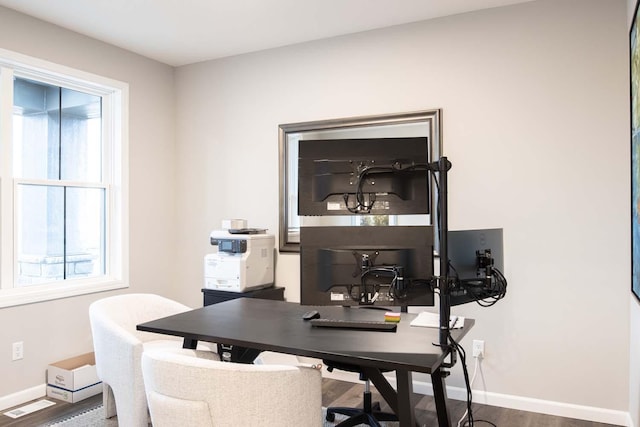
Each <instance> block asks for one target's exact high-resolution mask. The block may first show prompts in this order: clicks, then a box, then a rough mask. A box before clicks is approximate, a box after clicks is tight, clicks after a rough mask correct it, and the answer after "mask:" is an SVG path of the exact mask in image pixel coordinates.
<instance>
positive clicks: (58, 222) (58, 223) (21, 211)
mask: <svg viewBox="0 0 640 427" xmlns="http://www.w3.org/2000/svg"><path fill="white" fill-rule="evenodd" d="M16 195H17V200H16V201H17V208H18V210H17V215H16V219H17V224H16V225H17V227H16V230H17V246H18V247H17V249H18V272H17V280H16V283H17V284H18V285H32V284H38V283H43V282H52V281H56V280H63V279H64V188H63V187H47V186H40V185H19V186H18V188H17V193H16Z"/></svg>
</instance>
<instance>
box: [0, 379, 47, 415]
mask: <svg viewBox="0 0 640 427" xmlns="http://www.w3.org/2000/svg"><path fill="white" fill-rule="evenodd" d="M46 395H47V385H46V384H40V385H37V386H35V387H31V388H28V389H26V390H22V391H19V392H17V393H13V394H9V395H7V396H2V397H0V411H4V410H5V409H7V408H13V407H14V406H18V405H22V404H23V403H26V402H29V401H30V400H35V399H39V398H41V397H44V396H46Z"/></svg>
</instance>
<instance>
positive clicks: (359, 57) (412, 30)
mask: <svg viewBox="0 0 640 427" xmlns="http://www.w3.org/2000/svg"><path fill="white" fill-rule="evenodd" d="M629 1H631V0H627V4H626V5H625V4H624V2H623V1H622V0H615V1H611V0H604V1H603V0H553V1H552V0H541V1H536V2H531V3H526V4H522V5H518V6H514V7H507V8H499V9H491V10H486V11H481V12H477V13H471V14H465V15H458V16H453V17H448V18H443V19H438V20H434V21H429V22H423V23H416V24H411V25H404V26H399V27H395V28H390V29H385V30H380V31H373V32H368V33H362V34H358V35H352V36H346V37H340V38H335V39H329V40H324V41H319V42H313V43H306V44H302V45H296V46H290V47H285V48H281V49H275V50H270V51H264V52H259V53H255V54H250V55H243V56H238V57H232V58H227V59H223V60H218V61H211V62H205V63H201V64H196V65H193V66H187V67H181V68H179V69H177V70H175V71H174V70H173V69H172V68H170V67H168V66H164V65H161V64H158V63H156V62H154V61H151V60H147V59H144V58H142V57H139V56H137V55H134V54H131V53H128V52H125V51H123V50H120V49H118V48H115V47H113V46H109V45H106V44H103V43H99V42H96V41H94V40H91V39H89V38H86V37H83V36H80V35H78V34H75V33H72V32H69V31H65V30H62V29H59V28H57V27H54V26H51V25H48V24H45V23H42V22H40V21H37V20H35V19H32V18H28V17H26V16H24V15H21V14H18V13H15V12H12V11H9V10H7V9H4V8H0V39H1V40H3V42H2V46H1V47H2V48H5V49H10V50H14V51H17V52H20V53H23V54H27V55H32V56H35V57H39V58H42V59H46V60H49V61H53V62H57V63H61V64H63V65H67V66H71V67H75V68H78V69H81V70H85V71H89V72H93V73H97V74H102V75H105V76H107V77H111V78H115V79H118V80H122V81H125V82H128V83H129V85H130V111H131V117H130V166H131V171H130V177H131V178H130V182H131V191H130V211H131V250H130V252H131V288H130V289H129V290H128V291H131V292H157V293H161V294H164V295H167V296H169V297H174V298H176V299H178V300H180V301H181V302H184V303H187V304H190V305H192V306H197V305H200V304H201V301H202V297H201V294H200V289H201V287H202V257H203V256H204V254H205V253H207V252H208V251H209V250H210V246H209V244H208V234H209V232H210V231H211V229H213V228H216V227H218V225H219V223H220V221H221V220H222V219H224V218H236V217H241V218H246V219H248V220H249V223H250V225H252V226H261V227H267V228H269V229H270V231H271V232H274V233H276V234H277V225H278V151H277V125H278V124H280V123H291V122H297V121H306V120H319V119H329V118H337V117H346V116H358V115H367V114H381V113H386V112H389V113H392V112H402V111H413V110H420V109H430V108H442V109H443V118H444V122H443V126H444V129H443V134H444V144H445V154H446V155H447V156H448V157H449V158H450V160H451V161H452V162H453V170H452V172H451V175H450V177H451V178H450V184H451V188H450V226H451V228H454V229H462V228H485V227H502V228H504V233H505V265H506V268H505V273H506V275H507V278H508V279H509V286H510V288H509V293H508V296H507V298H506V299H505V300H504V301H502V302H501V303H500V304H498V305H497V306H495V307H493V308H491V309H480V308H478V307H476V306H473V305H466V306H462V307H457V308H455V309H454V312H455V313H457V314H462V315H467V316H470V317H474V318H476V319H477V322H476V327H475V329H474V330H473V331H472V333H471V334H470V336H469V337H468V338H467V339H466V340H465V342H464V343H463V344H465V345H466V346H468V344H469V343H470V342H471V340H472V339H484V340H485V341H486V353H487V358H486V360H485V361H484V363H483V373H484V380H485V383H484V384H482V383H478V384H477V385H476V388H478V389H480V390H486V391H489V392H492V393H498V394H503V395H508V396H516V397H523V398H536V399H543V400H546V401H553V402H557V403H558V404H575V405H586V406H590V407H594V408H596V409H597V408H604V409H610V410H614V411H628V410H629V408H631V410H632V415H633V416H634V419H635V422H636V425H637V424H638V408H637V403H633V402H632V400H633V397H634V396H636V397H637V396H638V389H640V387H639V386H638V382H639V381H640V379H639V377H640V375H639V374H638V368H637V367H635V366H634V365H635V364H633V363H632V362H631V360H637V356H638V355H639V354H640V350H638V349H637V342H639V341H640V333H639V331H638V328H635V327H634V328H630V327H629V325H630V317H631V318H632V319H636V320H637V319H638V318H640V315H639V313H640V309H639V308H638V304H637V302H636V301H635V300H633V299H631V300H630V293H629V255H630V254H629V247H630V245H629V237H628V235H629V233H628V231H629V227H628V218H629V215H628V212H629V209H628V208H629V196H628V195H629V173H628V169H629V168H628V162H629V153H628V152H629V149H628V147H629V145H628V72H627V31H626V28H627V27H626V25H625V22H626V18H627V9H628V7H627V6H628V5H629V3H628V2H629ZM174 73H175V76H176V80H175V82H174V80H173V78H174ZM174 140H175V145H174ZM298 270H299V269H298V257H297V255H292V254H285V255H282V254H281V255H279V256H278V259H277V269H276V276H277V282H278V284H279V285H280V286H285V287H286V297H287V299H289V300H291V301H297V299H298V295H299V292H298V285H299V279H298V274H299V272H298ZM103 296H105V294H93V295H87V296H82V297H75V298H69V299H63V300H57V301H52V302H47V303H38V304H32V305H27V306H21V307H14V308H5V309H0V324H2V325H3V327H2V328H0V373H2V374H3V381H2V382H1V383H0V398H2V397H3V396H7V395H11V394H12V393H18V392H20V391H22V390H25V389H28V388H30V387H36V386H39V385H42V384H43V383H44V375H45V374H44V372H45V368H46V365H47V364H48V363H49V362H52V361H54V360H58V359H61V358H64V357H68V356H71V355H76V354H79V353H81V352H84V351H89V350H91V336H90V331H89V325H88V318H87V307H88V305H89V304H90V302H91V301H93V300H95V299H97V298H100V297H103ZM630 311H631V313H630ZM630 314H631V316H630ZM636 323H637V322H636ZM630 337H631V338H630ZM630 339H631V342H632V343H634V344H633V345H632V346H630ZM18 340H22V341H24V344H25V358H24V360H22V361H19V362H11V361H10V359H11V357H10V351H11V350H10V349H11V343H12V342H14V341H18ZM630 347H633V350H630ZM630 351H631V356H632V357H633V358H632V359H631V360H630ZM627 367H629V368H628V369H627ZM630 377H631V381H630V380H629V378H630ZM449 384H452V385H454V386H461V385H462V378H461V372H460V370H459V365H458V366H457V367H456V369H455V370H454V375H453V376H452V378H451V380H450V381H449ZM630 402H632V403H631V404H630Z"/></svg>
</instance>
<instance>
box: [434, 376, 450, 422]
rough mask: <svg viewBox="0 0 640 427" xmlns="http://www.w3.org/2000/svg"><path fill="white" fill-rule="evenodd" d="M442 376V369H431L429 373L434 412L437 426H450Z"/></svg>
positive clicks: (445, 390)
mask: <svg viewBox="0 0 640 427" xmlns="http://www.w3.org/2000/svg"><path fill="white" fill-rule="evenodd" d="M444 376H445V372H444V371H443V370H442V369H437V370H435V371H433V372H432V373H431V384H433V398H434V400H435V403H436V413H437V414H438V426H439V427H451V419H450V418H449V409H448V407H447V389H446V387H445V384H444Z"/></svg>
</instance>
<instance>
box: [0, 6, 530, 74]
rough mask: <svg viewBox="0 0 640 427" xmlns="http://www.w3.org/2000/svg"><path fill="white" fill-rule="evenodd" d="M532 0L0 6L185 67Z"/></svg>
mask: <svg viewBox="0 0 640 427" xmlns="http://www.w3.org/2000/svg"><path fill="white" fill-rule="evenodd" d="M526 1H531V0H182V1H177V0H57V1H54V0H0V6H5V7H8V8H10V9H14V10H17V11H19V12H23V13H25V14H27V15H31V16H33V17H36V18H39V19H41V20H44V21H47V22H51V23H53V24H56V25H59V26H61V27H64V28H67V29H69V30H72V31H75V32H78V33H81V34H84V35H87V36H89V37H93V38H95V39H98V40H102V41H104V42H106V43H109V44H112V45H115V46H119V47H121V48H124V49H127V50H130V51H133V52H136V53H138V54H140V55H143V56H146V57H148V58H152V59H155V60H157V61H160V62H163V63H166V64H169V65H172V66H180V65H186V64H191V63H195V62H201V61H206V60H210V59H215V58H221V57H225V56H232V55H239V54H242V53H248V52H255V51H258V50H264V49H269V48H274V47H279V46H286V45H290V44H295V43H301V42H306V41H311V40H318V39H323V38H328V37H333V36H339V35H344V34H351V33H357V32H361V31H367V30H372V29H376V28H383V27H389V26H392V25H399V24H405V23H408V22H416V21H422V20H426V19H432V18H437V17H442V16H447V15H455V14H459V13H465V12H470V11H474V10H480V9H487V8H493V7H500V6H506V5H511V4H515V3H524V2H526ZM1 12H2V11H1V10H0V13H1Z"/></svg>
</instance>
